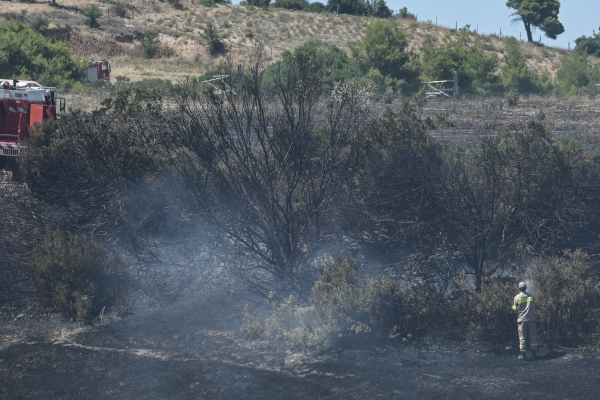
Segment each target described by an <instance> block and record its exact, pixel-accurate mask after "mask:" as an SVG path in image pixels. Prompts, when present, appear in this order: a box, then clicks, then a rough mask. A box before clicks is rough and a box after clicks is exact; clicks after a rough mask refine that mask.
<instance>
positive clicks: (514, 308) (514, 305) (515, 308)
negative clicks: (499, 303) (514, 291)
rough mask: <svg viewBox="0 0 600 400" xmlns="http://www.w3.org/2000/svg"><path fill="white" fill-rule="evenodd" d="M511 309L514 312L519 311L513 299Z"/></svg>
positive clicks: (515, 300)
mask: <svg viewBox="0 0 600 400" xmlns="http://www.w3.org/2000/svg"><path fill="white" fill-rule="evenodd" d="M512 309H513V310H515V311H517V310H518V309H519V308H518V307H517V299H514V300H513V306H512Z"/></svg>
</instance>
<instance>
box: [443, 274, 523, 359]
mask: <svg viewBox="0 0 600 400" xmlns="http://www.w3.org/2000/svg"><path fill="white" fill-rule="evenodd" d="M515 287H516V285H515V284H510V283H497V284H488V285H483V286H482V288H481V291H480V292H474V291H467V290H466V286H465V285H464V284H462V285H459V290H460V291H461V292H462V296H461V298H460V299H459V300H458V301H457V302H456V303H455V304H454V309H455V312H456V316H457V318H456V319H457V320H458V321H460V325H461V326H459V332H460V333H461V334H462V335H464V337H465V338H466V339H467V340H469V341H470V342H472V343H478V344H479V345H482V346H484V347H485V346H487V345H492V346H497V345H498V344H505V343H508V342H510V341H511V340H513V341H514V340H516V338H517V316H516V315H515V312H514V311H513V310H512V308H511V306H512V302H513V299H514V296H515V295H516V294H517V291H515Z"/></svg>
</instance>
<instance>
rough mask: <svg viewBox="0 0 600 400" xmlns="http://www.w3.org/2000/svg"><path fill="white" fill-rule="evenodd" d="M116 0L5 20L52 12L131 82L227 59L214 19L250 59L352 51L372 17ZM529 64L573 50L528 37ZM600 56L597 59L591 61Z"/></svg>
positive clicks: (418, 39) (53, 29) (67, 31)
mask: <svg viewBox="0 0 600 400" xmlns="http://www.w3.org/2000/svg"><path fill="white" fill-rule="evenodd" d="M90 4H97V5H99V6H100V7H104V13H105V15H104V17H103V18H101V20H100V23H101V27H100V28H99V29H89V28H87V27H86V26H84V24H83V18H84V17H83V15H82V10H83V9H84V8H85V7H87V6H88V5H90ZM115 4H117V3H116V2H112V1H111V2H105V3H102V2H83V3H82V2H76V1H74V0H59V1H58V5H57V6H52V5H51V2H50V0H47V1H39V0H32V1H30V2H27V3H22V2H3V11H2V13H0V23H5V22H10V21H13V20H16V19H19V20H22V21H24V22H26V23H27V22H31V21H32V20H33V19H35V18H36V17H38V16H42V17H45V18H48V20H49V22H50V25H49V29H48V31H47V33H46V34H47V35H48V36H52V37H54V38H56V39H60V40H65V41H66V42H67V43H68V44H69V47H70V48H71V50H72V53H73V54H74V55H78V56H81V57H85V58H87V57H94V58H110V61H111V63H112V68H113V76H114V77H117V76H123V77H127V78H129V79H131V81H139V80H141V79H144V78H161V79H169V80H178V79H180V78H182V77H184V76H188V75H191V76H198V75H201V74H203V73H205V72H206V71H207V70H208V69H210V68H211V67H212V66H214V65H217V64H219V63H220V62H222V61H223V58H224V57H225V55H220V56H216V57H212V56H210V55H209V54H208V53H207V52H206V50H205V47H204V46H203V45H202V38H201V36H200V34H201V33H202V32H203V28H204V27H205V26H206V24H207V23H208V22H212V23H213V24H216V26H218V27H219V30H220V33H221V34H222V35H224V36H225V42H226V44H227V46H228V48H229V50H230V53H231V54H233V55H234V56H235V57H240V58H242V59H243V58H244V57H245V56H246V55H248V54H249V53H251V52H253V51H254V50H255V49H256V47H257V46H264V48H265V50H266V52H267V55H268V56H269V57H270V58H271V59H278V58H279V57H280V55H281V54H282V53H283V52H284V51H286V50H293V49H294V48H296V47H298V46H300V45H301V44H303V43H305V42H307V41H309V40H320V41H322V42H324V43H330V44H334V45H336V46H338V47H339V48H341V49H343V50H346V51H348V49H349V44H350V43H352V42H356V41H358V40H360V39H361V38H362V37H363V35H364V33H365V30H366V28H367V27H368V25H369V23H370V19H369V18H368V17H355V16H350V15H339V16H336V15H332V14H316V13H306V12H294V11H288V10H283V9H276V8H269V9H258V8H255V7H242V6H236V5H219V6H217V7H204V6H201V5H199V4H198V1H195V0H181V2H180V3H177V4H176V6H175V7H174V6H173V5H172V4H171V3H169V2H157V1H153V2H148V1H146V2H143V1H139V2H133V1H131V2H125V3H124V4H125V6H126V8H127V18H120V17H117V16H115V9H114V5H115ZM397 23H399V24H401V25H402V26H403V27H404V28H405V29H406V31H407V32H408V34H409V39H410V43H411V46H412V47H413V49H414V50H416V51H419V48H420V45H421V44H422V42H423V41H424V39H425V38H426V37H427V36H430V37H432V38H433V39H434V40H437V41H441V40H442V39H443V38H444V37H445V36H446V35H447V34H448V33H450V34H451V35H457V33H456V32H455V31H454V30H452V29H450V30H449V29H447V28H443V27H439V26H435V25H434V24H430V23H426V22H415V21H413V20H397ZM144 32H153V33H156V34H158V37H159V39H160V41H161V43H162V47H161V51H160V54H159V55H160V56H161V57H160V58H158V59H154V60H144V59H142V58H141V51H140V45H139V39H140V38H142V36H143V34H144ZM482 38H483V40H484V42H485V49H486V50H487V51H488V52H490V53H491V52H496V53H498V55H499V57H500V58H502V55H503V51H504V50H503V49H504V45H505V41H506V38H501V37H499V36H496V35H488V36H482ZM521 46H522V49H523V52H524V54H525V56H526V58H527V59H528V61H527V63H528V66H529V67H530V68H531V69H533V70H535V71H536V72H541V71H543V70H547V71H549V72H550V74H551V75H552V76H554V75H555V74H556V71H557V70H558V68H559V66H560V59H561V57H562V56H564V55H566V54H567V51H566V50H564V49H557V48H547V47H538V46H536V45H534V44H530V43H525V42H522V45H521ZM591 61H592V62H593V63H598V61H599V60H597V59H593V60H591Z"/></svg>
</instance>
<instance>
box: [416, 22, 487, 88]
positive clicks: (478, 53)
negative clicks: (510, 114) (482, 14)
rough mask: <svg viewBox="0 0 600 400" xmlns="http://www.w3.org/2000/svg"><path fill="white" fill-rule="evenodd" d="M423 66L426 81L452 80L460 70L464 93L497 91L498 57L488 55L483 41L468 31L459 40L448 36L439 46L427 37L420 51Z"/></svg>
mask: <svg viewBox="0 0 600 400" xmlns="http://www.w3.org/2000/svg"><path fill="white" fill-rule="evenodd" d="M421 65H422V72H423V77H424V80H450V79H452V76H453V71H458V85H459V87H460V89H461V90H463V91H467V92H478V93H487V92H490V91H493V90H496V81H497V76H496V75H495V72H496V69H497V67H498V57H497V55H496V54H492V55H488V54H487V53H486V52H485V50H484V45H483V42H482V41H481V40H480V39H479V37H478V36H476V35H475V34H474V33H473V32H471V31H469V29H468V28H466V29H461V30H460V35H459V37H458V39H455V38H453V37H452V36H451V34H449V35H448V36H447V37H446V38H445V39H444V42H443V43H441V44H439V45H438V44H437V43H436V42H435V41H433V40H432V39H431V38H428V39H427V40H426V41H425V43H424V45H423V48H422V51H421Z"/></svg>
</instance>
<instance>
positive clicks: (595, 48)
mask: <svg viewBox="0 0 600 400" xmlns="http://www.w3.org/2000/svg"><path fill="white" fill-rule="evenodd" d="M599 29H600V28H599ZM575 50H581V51H584V52H585V53H587V54H589V55H591V56H596V57H600V32H598V33H596V31H594V34H593V36H591V37H586V36H585V35H584V36H581V37H580V38H577V39H575Z"/></svg>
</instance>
